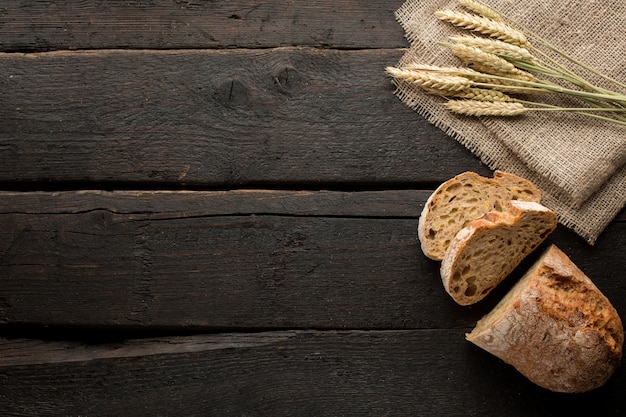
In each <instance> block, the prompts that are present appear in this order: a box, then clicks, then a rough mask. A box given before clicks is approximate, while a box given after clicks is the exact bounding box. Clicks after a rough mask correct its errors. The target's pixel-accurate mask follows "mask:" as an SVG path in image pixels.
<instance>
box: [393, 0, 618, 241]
mask: <svg viewBox="0 0 626 417" xmlns="http://www.w3.org/2000/svg"><path fill="white" fill-rule="evenodd" d="M488 3H489V5H491V6H492V7H494V8H496V9H497V10H499V11H501V12H502V13H503V14H504V15H505V16H507V17H508V18H511V19H512V20H513V21H515V22H517V23H518V24H519V25H520V27H523V28H524V30H525V31H532V32H534V33H536V34H537V35H539V36H541V37H542V38H543V39H545V40H548V41H549V42H550V43H551V44H552V45H554V46H556V47H558V48H560V49H562V50H564V51H567V52H568V53H569V54H570V55H572V56H574V57H575V58H576V59H579V60H581V61H583V62H585V63H586V64H588V65H590V66H592V67H594V68H596V69H598V70H600V71H602V72H604V73H605V74H607V75H609V76H611V77H613V78H615V79H617V80H620V81H621V82H626V55H625V51H626V32H624V28H625V27H626V1H624V0H603V1H602V2H595V1H594V2H592V1H589V0H553V1H546V0H525V1H507V0H492V1H489V2H488ZM441 9H455V10H462V9H461V8H460V7H459V6H458V5H457V1H456V0H408V1H407V2H406V3H405V4H404V5H403V6H402V7H401V8H400V9H398V10H397V12H396V17H397V19H398V21H399V22H400V24H401V25H402V27H403V28H404V30H405V31H406V36H407V39H408V40H409V42H410V44H411V47H410V49H409V50H408V51H407V53H406V54H405V56H404V57H403V58H402V60H401V61H400V63H399V64H398V65H399V66H402V65H403V64H405V63H408V62H418V63H423V64H435V65H448V66H450V65H452V66H461V65H462V63H461V61H460V60H458V59H457V58H456V57H454V55H452V53H451V52H450V51H449V50H447V49H446V48H442V47H441V46H439V45H437V42H445V41H448V37H449V36H451V35H459V34H469V32H468V31H464V30H462V29H458V28H455V27H453V26H452V25H450V24H449V23H446V22H442V21H440V20H438V19H437V18H435V17H434V15H433V13H434V12H435V11H436V10H441ZM582 75H584V76H585V78H587V79H589V80H590V81H593V82H594V83H595V84H596V85H599V86H603V87H605V88H609V89H611V90H614V91H619V92H621V93H626V91H624V90H620V89H619V87H617V86H615V85H614V84H611V83H609V82H607V81H605V80H603V79H601V78H598V77H596V76H594V75H593V74H589V73H586V72H582ZM397 87H398V88H397V91H396V93H397V95H398V97H399V98H400V99H401V100H402V101H403V102H405V103H406V104H407V105H408V106H410V107H411V108H413V109H415V110H416V111H417V112H418V113H420V114H421V115H423V116H424V117H426V118H427V119H428V120H429V121H430V122H431V123H433V124H434V125H436V126H438V127H439V128H441V129H442V130H444V131H445V132H446V133H448V134H449V135H451V136H452V137H454V138H455V139H456V140H458V141H459V142H460V143H461V144H463V145H464V146H466V147H467V148H468V149H470V150H471V151H472V152H473V153H474V154H476V155H477V156H478V157H480V158H481V159H482V161H483V162H485V163H486V164H487V165H488V166H489V167H490V168H492V169H501V170H504V171H508V172H512V173H515V174H517V175H520V176H522V177H525V178H527V179H529V180H531V181H533V182H534V183H535V184H536V185H537V186H538V187H539V188H541V189H542V191H543V194H544V198H543V200H542V202H543V203H544V204H545V205H546V206H548V207H550V208H551V209H552V210H554V211H555V212H556V213H557V214H558V215H559V218H560V222H561V223H562V224H564V225H565V226H567V227H570V228H572V229H573V230H574V231H576V233H578V234H579V235H580V236H582V237H583V238H584V239H585V240H586V241H587V242H589V243H590V244H593V243H595V241H596V239H597V238H598V236H599V235H600V234H601V232H602V231H603V230H604V228H605V227H606V226H607V225H608V224H609V223H610V222H611V220H612V219H613V218H614V217H615V216H616V215H617V214H618V213H619V211H620V210H621V209H622V207H624V204H625V203H626V165H625V163H626V126H620V125H616V124H613V123H608V122H603V121H598V120H595V119H591V118H587V117H584V116H579V115H576V114H572V113H563V112H558V113H556V112H534V113H533V112H531V113H528V114H526V115H524V116H520V117H514V118H505V117H503V118H500V117H483V118H472V117H465V116H458V115H455V114H452V113H450V112H449V111H447V110H446V109H444V108H443V106H442V105H441V104H442V102H443V101H444V100H445V99H443V98H440V97H436V96H432V95H428V94H425V93H424V92H423V91H422V90H420V89H419V87H416V86H415V85H411V84H409V83H406V82H397ZM529 97H530V96H528V97H527V98H529ZM534 100H537V98H534ZM540 100H541V101H544V102H549V103H554V104H569V105H570V106H575V107H579V106H580V102H576V101H574V100H570V99H561V98H558V97H555V96H553V95H550V96H542V97H541V98H540Z"/></svg>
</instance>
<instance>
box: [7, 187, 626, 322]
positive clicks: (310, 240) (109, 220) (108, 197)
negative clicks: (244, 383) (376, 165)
mask: <svg viewBox="0 0 626 417" xmlns="http://www.w3.org/2000/svg"><path fill="white" fill-rule="evenodd" d="M428 195H429V193H428V192H422V191H412V190H399V191H379V192H363V193H359V192H297V191H263V190H256V191H231V192H151V191H135V192H130V191H129V192H101V191H93V192H90V191H81V192H60V193H45V192H40V193H10V192H4V193H0V201H2V205H1V206H0V245H1V246H0V284H1V285H0V320H2V321H3V322H4V323H5V324H10V325H13V326H17V325H25V324H28V325H38V326H44V325H45V326H81V327H89V326H91V327H95V328H103V327H107V328H117V327H119V328H121V329H123V328H138V329H169V330H176V329H178V330H181V329H196V330H199V329H204V330H206V329H275V328H281V329H283V328H284V329H287V328H296V329H302V328H320V329H340V328H351V329H405V328H456V327H464V326H469V325H471V324H472V323H473V322H474V321H475V320H476V319H478V318H479V317H480V316H481V315H482V314H484V313H485V312H486V311H488V309H490V308H491V307H493V304H494V303H495V302H496V301H497V300H498V299H499V298H500V296H501V295H502V292H503V291H505V289H506V287H507V286H506V285H504V286H503V287H502V288H501V289H500V290H499V291H496V292H495V293H494V294H495V295H494V296H493V297H491V298H490V300H489V301H487V302H485V303H481V304H480V305H478V306H474V307H472V308H460V307H459V306H457V305H456V304H454V302H452V301H451V299H450V298H449V297H448V296H447V294H445V292H444V291H443V289H442V285H441V282H440V278H439V272H438V268H439V264H438V263H437V262H434V261H431V260H428V259H426V258H425V257H424V256H423V255H422V253H421V251H420V248H419V243H418V241H417V239H416V228H417V218H418V215H419V213H420V211H421V207H423V204H424V202H425V201H426V198H427V197H428ZM625 227H626V224H625V223H623V222H616V223H614V224H613V225H611V226H610V227H609V228H608V229H607V231H606V232H605V234H604V235H603V236H602V238H601V239H600V241H599V242H598V244H597V246H596V247H593V248H591V247H589V246H588V245H586V244H585V243H583V242H582V240H581V239H579V238H578V237H576V236H575V235H574V234H573V233H571V232H569V231H567V230H564V229H559V231H558V232H557V233H555V234H554V235H553V236H551V237H550V238H549V240H548V242H547V243H556V244H557V245H558V246H559V247H561V248H562V249H563V250H564V251H565V252H566V253H567V254H568V255H570V256H571V257H572V259H573V260H574V261H575V262H576V263H577V264H578V265H579V267H580V268H581V269H582V270H583V271H585V272H586V273H587V274H588V275H589V276H590V277H592V279H594V281H595V282H596V284H597V285H598V286H599V287H600V288H601V289H602V290H603V291H604V292H605V294H606V295H607V296H608V297H609V299H611V300H612V301H613V302H614V303H615V306H616V308H617V309H618V311H620V312H626V301H625V300H623V297H621V294H623V292H624V291H625V290H626V287H625V286H624V285H625V284H624V283H623V282H622V280H620V279H619V278H620V277H621V273H622V271H623V270H624V269H625V267H626V264H625V261H626V260H625V259H624V257H623V256H621V255H622V251H623V247H624V243H625V242H624V236H626V234H625V232H626V230H625ZM547 243H546V244H547ZM530 259H532V258H530ZM528 262H530V260H529V261H528ZM527 266H528V264H525V266H524V268H526V267H527ZM521 272H523V271H522V268H520V271H519V272H518V274H519V273H521ZM512 280H514V278H512ZM512 280H511V282H512Z"/></svg>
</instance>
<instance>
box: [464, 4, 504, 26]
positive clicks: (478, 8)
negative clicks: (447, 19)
mask: <svg viewBox="0 0 626 417" xmlns="http://www.w3.org/2000/svg"><path fill="white" fill-rule="evenodd" d="M459 4H460V5H461V6H463V7H465V8H466V9H468V10H470V11H472V12H474V13H476V14H479V15H481V16H482V17H486V18H488V19H491V20H495V21H496V22H502V21H503V20H504V19H503V18H502V15H501V14H500V13H498V12H497V11H495V10H494V9H492V8H491V7H489V6H487V5H485V4H483V3H480V2H478V1H475V0H459Z"/></svg>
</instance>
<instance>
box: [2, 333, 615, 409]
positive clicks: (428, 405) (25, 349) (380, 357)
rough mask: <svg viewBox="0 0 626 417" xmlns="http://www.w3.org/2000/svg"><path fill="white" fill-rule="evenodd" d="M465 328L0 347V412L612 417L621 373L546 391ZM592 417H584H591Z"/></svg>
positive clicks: (9, 343)
mask: <svg viewBox="0 0 626 417" xmlns="http://www.w3.org/2000/svg"><path fill="white" fill-rule="evenodd" d="M463 333H464V330H462V329H457V330H414V331H387V332H380V331H368V332H365V331H349V332H338V331H328V332H315V331H286V332H268V333H256V334H219V335H204V336H193V337H184V338H163V339H152V340H132V341H128V342H124V343H119V344H112V345H82V344H78V343H66V342H38V341H28V340H15V341H4V342H2V343H0V382H1V383H2V391H1V394H0V398H1V399H2V400H1V401H0V413H1V414H2V415H6V416H9V415H10V416H32V415H90V416H91V415H97V416H119V415H159V416H170V415H171V416H180V415H185V416H230V415H233V416H235V415H236V416H242V415H263V416H277V417H279V416H291V417H294V416H363V415H384V416H408V415H418V416H419V415H422V416H424V415H427V416H433V417H436V416H445V417H455V416H463V417H465V416H483V417H490V416H501V415H503V414H506V415H507V416H510V417H517V416H528V415H532V416H538V417H542V416H555V415H579V414H580V413H581V410H583V411H584V410H589V411H590V410H593V412H594V413H595V415H602V416H607V417H610V416H622V415H623V414H624V412H625V411H626V403H625V400H624V396H623V395H621V394H622V393H623V389H624V386H625V385H626V373H624V372H622V371H621V370H618V372H617V373H616V374H615V375H614V376H613V378H612V379H611V380H609V382H608V383H607V384H606V385H605V386H603V387H602V388H600V389H598V390H596V391H593V392H591V393H588V394H585V395H568V396H563V395H556V394H553V393H550V392H547V391H545V390H543V389H540V388H538V387H536V386H535V385H532V384H531V383H530V382H528V381H527V380H526V379H524V378H523V377H522V376H521V375H520V374H518V373H517V372H516V371H515V370H514V369H513V368H512V367H510V366H508V365H506V364H504V363H503V362H501V361H499V360H497V359H496V358H494V357H492V356H490V355H488V354H487V353H485V352H483V351H481V350H479V349H478V348H476V347H474V346H471V345H470V344H469V343H468V342H466V341H465V340H464V336H463ZM590 415H594V414H590Z"/></svg>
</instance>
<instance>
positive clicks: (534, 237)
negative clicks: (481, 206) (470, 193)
mask: <svg viewBox="0 0 626 417" xmlns="http://www.w3.org/2000/svg"><path fill="white" fill-rule="evenodd" d="M556 225H557V216H556V214H555V213H554V212H553V211H551V210H550V209H548V208H546V207H544V206H542V205H541V204H539V203H534V202H530V201H510V202H509V206H508V209H507V210H505V211H490V212H488V213H487V214H485V215H483V216H482V217H480V218H478V219H476V220H474V221H472V222H470V223H469V224H468V225H467V226H466V227H465V228H463V229H461V230H460V231H459V232H458V233H457V235H456V236H455V237H454V239H453V240H452V242H450V246H449V247H448V249H447V250H446V253H445V256H444V258H443V261H442V262H441V279H442V281H443V285H444V288H445V289H446V291H447V292H448V293H449V294H450V295H451V296H452V298H453V299H454V300H455V301H456V302H457V303H459V304H461V305H469V304H474V303H476V302H478V301H480V300H482V299H483V298H484V297H485V296H486V295H487V294H488V293H489V292H490V291H491V290H492V289H494V288H495V287H496V285H498V284H499V283H500V282H502V280H504V278H506V277H507V276H508V275H509V274H510V273H511V272H512V271H513V269H515V267H516V266H517V265H519V263H520V262H521V261H522V260H523V259H524V258H525V257H526V256H528V254H530V253H531V252H532V251H533V250H534V249H535V248H536V247H537V246H539V244H540V243H541V242H543V241H544V240H545V238H546V237H547V236H548V235H549V234H550V233H551V232H552V231H553V230H554V229H555V228H556Z"/></svg>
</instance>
